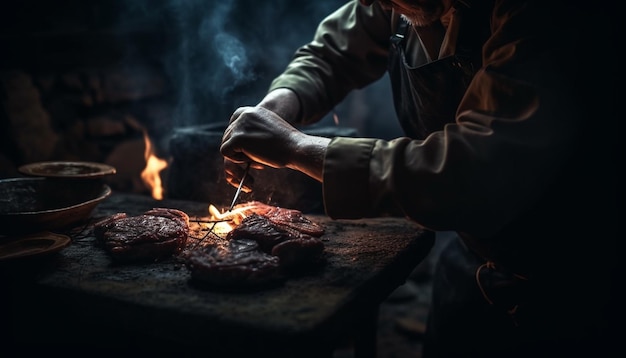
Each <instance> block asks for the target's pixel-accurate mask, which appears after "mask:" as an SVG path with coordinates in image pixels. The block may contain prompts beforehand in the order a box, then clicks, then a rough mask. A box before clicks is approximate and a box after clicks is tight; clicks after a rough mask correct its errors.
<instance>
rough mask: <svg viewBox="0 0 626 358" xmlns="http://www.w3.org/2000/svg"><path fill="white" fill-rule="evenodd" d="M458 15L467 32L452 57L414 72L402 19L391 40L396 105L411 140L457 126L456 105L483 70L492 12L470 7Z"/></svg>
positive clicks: (391, 76)
mask: <svg viewBox="0 0 626 358" xmlns="http://www.w3.org/2000/svg"><path fill="white" fill-rule="evenodd" d="M487 2H489V1H487ZM457 13H459V17H457V18H456V19H455V20H456V21H458V23H459V26H460V27H462V29H461V30H460V31H459V33H458V34H455V37H456V38H457V41H456V44H455V46H454V49H453V52H454V54H453V55H450V56H447V57H444V58H441V59H437V60H435V61H432V62H430V63H427V64H424V65H421V66H417V67H412V66H411V64H409V63H408V61H407V59H406V55H405V52H404V49H405V38H406V31H407V30H408V29H409V26H408V24H407V23H406V22H405V21H404V20H402V19H400V20H399V25H398V28H397V30H396V34H395V35H393V36H392V37H391V48H390V60H389V66H388V71H389V77H390V79H391V88H392V91H393V93H394V96H393V97H394V106H395V109H396V114H397V116H398V119H399V121H400V124H401V126H402V128H403V130H404V132H405V134H406V135H407V136H409V137H411V138H414V139H424V138H426V137H427V136H428V135H429V134H430V133H432V132H435V131H439V130H441V129H443V127H444V125H445V124H447V123H452V122H454V120H455V115H456V109H457V106H458V105H459V102H460V101H461V98H462V97H463V94H464V93H465V90H466V89H467V87H468V85H469V83H470V81H471V80H472V77H473V76H474V74H475V72H476V70H477V69H478V68H479V67H480V65H481V57H480V56H481V46H482V43H483V42H484V40H485V39H486V36H487V35H488V31H489V28H488V27H487V26H488V24H489V20H488V19H484V17H485V16H487V15H488V13H486V12H485V11H484V10H483V9H470V8H465V7H457ZM461 13H466V14H461ZM485 24H486V25H487V26H485ZM436 55H437V54H435V56H436Z"/></svg>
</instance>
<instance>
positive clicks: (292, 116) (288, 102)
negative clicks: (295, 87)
mask: <svg viewBox="0 0 626 358" xmlns="http://www.w3.org/2000/svg"><path fill="white" fill-rule="evenodd" d="M258 106H260V107H263V108H265V109H267V110H270V111H272V112H274V113H276V114H277V115H278V116H279V117H281V118H282V119H284V120H285V121H287V122H289V123H292V124H293V123H295V122H296V121H297V120H298V118H300V115H301V105H300V99H299V98H298V95H297V94H296V93H295V92H294V91H292V90H290V89H288V88H277V89H275V90H273V91H270V92H269V93H268V94H267V95H265V97H264V98H263V99H262V100H261V102H259V104H258Z"/></svg>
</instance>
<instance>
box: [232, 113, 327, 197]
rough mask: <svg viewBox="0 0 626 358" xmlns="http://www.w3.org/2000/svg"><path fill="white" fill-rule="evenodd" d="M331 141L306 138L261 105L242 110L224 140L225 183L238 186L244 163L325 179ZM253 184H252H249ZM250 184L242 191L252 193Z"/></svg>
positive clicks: (233, 116)
mask: <svg viewBox="0 0 626 358" xmlns="http://www.w3.org/2000/svg"><path fill="white" fill-rule="evenodd" d="M329 142H330V139H328V138H324V137H315V136H310V135H307V134H305V133H303V132H301V131H299V130H298V129H296V128H295V127H294V126H292V125H291V124H289V123H288V122H287V121H286V120H284V119H283V118H281V117H280V116H278V115H277V114H276V113H274V112H272V111H270V110H269V109H266V108H264V107H262V106H260V105H259V106H255V107H241V108H238V109H237V110H236V111H235V112H234V113H233V115H232V116H231V119H230V123H229V125H228V127H227V128H226V130H225V131H224V135H223V137H222V145H221V147H220V152H221V153H222V155H223V156H224V169H225V172H226V180H227V181H228V183H230V184H231V185H234V186H237V185H238V184H239V181H240V178H241V176H242V175H243V169H242V168H241V164H242V163H246V162H251V167H252V168H255V169H263V168H264V167H265V166H268V167H272V168H290V169H294V170H299V171H301V172H303V173H305V174H307V175H309V176H311V177H313V178H314V179H317V180H319V181H321V180H322V164H323V161H324V155H325V152H326V146H327V145H328V143H329ZM248 184H252V181H250V182H248ZM250 189H251V188H250V185H244V187H243V188H242V190H244V191H246V192H248V191H250Z"/></svg>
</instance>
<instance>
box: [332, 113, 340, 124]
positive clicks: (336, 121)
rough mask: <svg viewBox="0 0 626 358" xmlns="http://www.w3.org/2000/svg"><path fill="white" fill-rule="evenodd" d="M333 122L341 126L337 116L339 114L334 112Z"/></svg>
mask: <svg viewBox="0 0 626 358" xmlns="http://www.w3.org/2000/svg"><path fill="white" fill-rule="evenodd" d="M333 121H334V122H335V125H337V126H338V125H339V116H338V115H337V112H333Z"/></svg>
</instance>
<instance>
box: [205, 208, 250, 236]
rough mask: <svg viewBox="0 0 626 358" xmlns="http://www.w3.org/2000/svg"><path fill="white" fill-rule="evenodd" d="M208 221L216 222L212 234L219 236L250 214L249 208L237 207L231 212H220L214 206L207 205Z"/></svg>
mask: <svg viewBox="0 0 626 358" xmlns="http://www.w3.org/2000/svg"><path fill="white" fill-rule="evenodd" d="M209 214H210V215H211V216H210V218H209V220H215V221H217V222H216V223H215V227H214V228H213V232H214V233H216V234H218V235H220V234H226V233H228V232H230V231H231V230H232V229H234V228H235V227H236V226H237V225H239V224H240V223H241V221H242V220H243V219H245V218H246V216H248V215H249V214H250V207H246V206H242V207H237V208H236V209H233V210H231V211H226V212H221V211H219V209H218V208H216V207H215V205H213V204H210V205H209Z"/></svg>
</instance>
